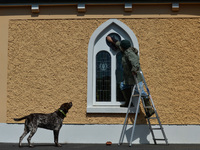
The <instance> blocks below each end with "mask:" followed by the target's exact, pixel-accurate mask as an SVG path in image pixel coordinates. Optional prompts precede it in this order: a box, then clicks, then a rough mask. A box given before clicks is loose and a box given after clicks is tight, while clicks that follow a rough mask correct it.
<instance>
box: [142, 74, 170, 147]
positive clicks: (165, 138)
mask: <svg viewBox="0 0 200 150" xmlns="http://www.w3.org/2000/svg"><path fill="white" fill-rule="evenodd" d="M140 74H141V75H142V79H143V82H144V85H145V88H146V90H147V92H148V95H149V98H150V101H151V104H152V107H153V109H154V111H155V114H156V119H157V121H158V123H159V126H160V129H161V132H162V135H163V137H164V140H165V142H166V144H168V140H167V137H166V135H165V132H164V129H163V127H162V124H161V122H160V119H159V116H158V113H157V110H156V107H155V105H154V103H153V99H152V97H151V94H150V91H149V89H148V86H147V83H146V81H145V78H144V75H143V73H142V71H140ZM143 106H144V104H143ZM149 119H150V118H147V120H148V124H149V129H150V131H151V134H152V137H153V140H154V143H155V144H157V143H156V139H155V135H154V132H153V129H152V126H151V123H150V120H149Z"/></svg>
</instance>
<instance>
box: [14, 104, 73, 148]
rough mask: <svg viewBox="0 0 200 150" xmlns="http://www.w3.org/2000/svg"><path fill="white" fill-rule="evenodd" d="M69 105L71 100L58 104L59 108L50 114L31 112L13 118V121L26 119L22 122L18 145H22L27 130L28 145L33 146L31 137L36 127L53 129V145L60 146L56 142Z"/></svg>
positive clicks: (70, 105)
mask: <svg viewBox="0 0 200 150" xmlns="http://www.w3.org/2000/svg"><path fill="white" fill-rule="evenodd" d="M71 107H72V102H70V103H64V104H62V105H61V106H60V108H59V109H57V110H56V111H55V112H53V113H50V114H42V113H32V114H30V115H28V116H24V117H22V118H14V120H15V121H21V120H23V119H26V120H25V124H24V133H23V134H22V136H21V137H20V138H19V147H21V146H22V140H23V138H24V137H25V136H26V135H27V134H28V133H29V132H30V135H29V137H28V138H27V140H28V144H29V146H30V147H33V145H32V144H31V138H32V137H33V135H34V134H35V132H36V131H37V128H38V127H39V128H45V129H49V130H53V132H54V142H55V145H56V146H58V147H60V146H61V145H60V144H59V143H58V135H59V131H60V129H61V127H62V123H63V120H64V118H65V117H66V114H67V112H68V110H69V109H70V108H71Z"/></svg>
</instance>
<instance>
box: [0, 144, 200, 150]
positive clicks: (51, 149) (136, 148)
mask: <svg viewBox="0 0 200 150" xmlns="http://www.w3.org/2000/svg"><path fill="white" fill-rule="evenodd" d="M33 149H34V150H79V149H80V150H130V149H131V150H200V144H185V145H184V144H170V145H164V144H162V145H153V144H147V145H144V144H133V145H132V147H129V146H128V144H123V145H121V146H118V145H117V144H113V145H111V146H107V145H106V144H62V147H55V146H54V144H37V143H35V144H34V147H33ZM0 150H30V148H29V147H28V144H27V143H25V144H23V147H18V144H17V143H0Z"/></svg>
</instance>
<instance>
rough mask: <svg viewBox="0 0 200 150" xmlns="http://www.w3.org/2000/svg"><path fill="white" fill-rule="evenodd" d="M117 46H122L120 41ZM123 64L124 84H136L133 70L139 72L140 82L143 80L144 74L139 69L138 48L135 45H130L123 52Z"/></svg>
mask: <svg viewBox="0 0 200 150" xmlns="http://www.w3.org/2000/svg"><path fill="white" fill-rule="evenodd" d="M116 46H117V47H119V46H120V42H116ZM122 66H123V76H124V84H126V85H134V84H135V80H134V77H133V74H132V72H137V80H138V82H141V81H142V76H141V74H140V73H139V72H138V71H141V68H140V62H139V56H138V50H137V49H136V48H134V47H129V48H128V49H126V50H125V51H124V52H123V54H122Z"/></svg>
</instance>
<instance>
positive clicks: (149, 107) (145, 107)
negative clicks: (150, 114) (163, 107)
mask: <svg viewBox="0 0 200 150" xmlns="http://www.w3.org/2000/svg"><path fill="white" fill-rule="evenodd" d="M144 108H153V106H145V107H144Z"/></svg>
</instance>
